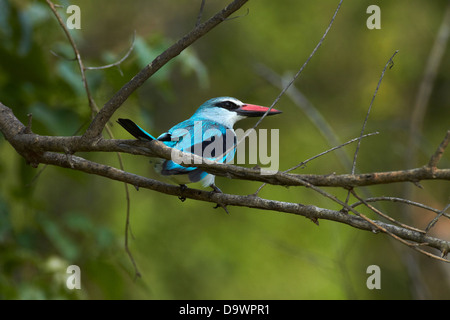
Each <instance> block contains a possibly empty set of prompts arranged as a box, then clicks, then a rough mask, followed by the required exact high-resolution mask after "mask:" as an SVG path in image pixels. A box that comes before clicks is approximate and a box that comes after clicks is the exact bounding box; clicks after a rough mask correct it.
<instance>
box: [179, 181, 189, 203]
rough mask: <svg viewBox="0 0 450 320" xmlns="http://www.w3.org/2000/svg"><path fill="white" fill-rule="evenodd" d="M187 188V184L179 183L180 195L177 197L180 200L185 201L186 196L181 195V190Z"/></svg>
mask: <svg viewBox="0 0 450 320" xmlns="http://www.w3.org/2000/svg"><path fill="white" fill-rule="evenodd" d="M186 189H187V186H186V185H185V184H180V191H181V194H182V195H181V196H179V197H178V199H180V200H181V202H184V201H186V197H185V196H183V192H184V191H185V190H186Z"/></svg>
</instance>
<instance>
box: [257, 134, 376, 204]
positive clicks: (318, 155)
mask: <svg viewBox="0 0 450 320" xmlns="http://www.w3.org/2000/svg"><path fill="white" fill-rule="evenodd" d="M376 134H378V132H373V133H368V134H366V135H364V136H363V138H366V137H370V136H373V135H376ZM358 139H360V137H358V138H354V139H352V140H349V141H347V142H344V143H342V144H340V145H338V146H336V147H333V148H331V149H328V150H326V151H323V152H321V153H319V154H317V155H315V156H313V157H311V158H309V159H307V160H304V161H302V162H300V163H299V164H297V165H295V166H293V167H291V168H289V169H287V170H285V171H282V173H288V172H290V171H293V170H295V169H297V168H299V167H303V166H304V165H306V164H307V163H308V162H310V161H312V160H314V159H316V158H318V157H321V156H323V155H325V154H327V153H330V152H332V151H334V150H337V149H340V148H342V147H344V146H346V145H348V144H350V143H353V142H355V141H357V140H358ZM266 185H267V183H263V184H262V185H261V186H260V187H259V188H258V190H256V192H255V193H254V195H257V194H258V193H259V192H260V191H261V189H262V188H264V187H265V186H266Z"/></svg>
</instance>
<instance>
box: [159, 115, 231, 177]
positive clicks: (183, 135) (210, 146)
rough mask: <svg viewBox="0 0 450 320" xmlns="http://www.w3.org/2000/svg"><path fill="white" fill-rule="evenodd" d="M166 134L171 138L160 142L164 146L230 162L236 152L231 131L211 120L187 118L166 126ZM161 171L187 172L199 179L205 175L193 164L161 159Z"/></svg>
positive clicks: (168, 172) (167, 172)
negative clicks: (188, 164) (187, 164)
mask: <svg viewBox="0 0 450 320" xmlns="http://www.w3.org/2000/svg"><path fill="white" fill-rule="evenodd" d="M168 134H170V136H171V141H167V142H166V141H165V142H164V143H165V144H166V145H167V146H170V147H172V148H175V149H178V150H181V151H183V152H187V153H193V154H196V155H198V156H201V157H204V158H207V159H210V160H214V161H217V162H221V163H224V162H230V161H231V160H232V159H233V158H234V155H235V153H236V134H235V133H234V131H233V130H231V129H228V128H226V127H225V126H223V125H220V124H218V123H216V122H213V121H195V120H192V119H188V120H185V121H183V122H181V123H179V124H178V125H176V126H175V127H173V128H172V129H170V130H169V131H168ZM160 137H161V136H160ZM158 139H159V137H158ZM177 162H178V161H177ZM161 173H162V174H163V175H173V174H189V178H190V180H191V181H199V180H201V179H203V178H204V177H205V176H206V175H207V173H206V172H204V171H202V170H200V169H198V168H196V167H184V166H183V165H182V163H181V162H180V163H176V162H174V161H172V160H166V161H165V162H164V163H163V166H162V170H161Z"/></svg>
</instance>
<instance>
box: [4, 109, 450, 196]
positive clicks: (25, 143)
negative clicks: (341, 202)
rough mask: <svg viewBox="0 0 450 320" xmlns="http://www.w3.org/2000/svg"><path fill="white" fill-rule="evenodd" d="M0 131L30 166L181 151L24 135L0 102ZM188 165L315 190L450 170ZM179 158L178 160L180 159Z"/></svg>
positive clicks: (436, 175) (194, 160)
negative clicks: (324, 171)
mask: <svg viewBox="0 0 450 320" xmlns="http://www.w3.org/2000/svg"><path fill="white" fill-rule="evenodd" d="M0 131H2V132H3V134H4V135H5V137H6V139H7V140H8V141H9V142H10V143H11V145H12V146H13V147H14V148H15V149H16V150H17V152H18V153H19V154H21V155H22V156H23V157H24V158H25V159H27V161H29V162H30V163H38V160H37V159H34V157H35V155H36V154H38V153H42V152H46V151H53V152H63V153H75V152H124V153H130V154H135V155H144V156H157V157H160V158H165V159H171V157H172V152H176V153H177V154H181V151H178V150H174V149H171V148H169V147H167V146H166V145H164V144H163V143H161V142H159V141H152V142H144V141H137V140H118V139H108V140H105V139H101V140H99V141H97V142H96V143H92V142H90V141H87V140H85V139H83V138H82V137H81V136H72V137H49V136H40V135H37V134H34V133H27V129H26V127H25V126H24V125H23V124H22V123H21V122H20V121H19V120H18V119H17V118H16V117H15V116H14V114H13V112H12V111H11V109H9V108H7V107H5V106H4V105H2V104H1V103H0ZM184 155H186V158H187V159H189V163H191V166H197V167H201V168H203V169H204V170H205V171H207V172H210V173H212V174H215V175H218V176H224V177H229V178H235V179H243V180H252V181H260V182H265V183H269V184H272V185H284V186H304V185H305V183H309V184H312V185H314V186H318V187H343V188H352V187H358V186H369V185H375V184H387V183H395V182H414V183H415V182H419V181H421V180H431V179H440V180H450V169H437V168H436V169H435V168H430V167H429V166H423V167H421V168H415V169H409V170H398V171H387V172H373V173H364V174H340V175H339V174H328V175H314V174H290V173H283V172H277V173H275V174H272V175H261V171H260V169H252V168H245V167H241V166H234V165H228V164H223V163H217V162H212V163H200V162H201V161H202V158H201V157H198V156H196V155H193V154H184ZM180 158H181V157H180Z"/></svg>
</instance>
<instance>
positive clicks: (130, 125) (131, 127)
mask: <svg viewBox="0 0 450 320" xmlns="http://www.w3.org/2000/svg"><path fill="white" fill-rule="evenodd" d="M117 123H118V124H120V125H121V126H122V127H123V128H124V129H125V130H127V131H128V132H129V133H131V135H132V136H133V137H135V138H136V139H140V140H156V139H155V137H153V136H152V135H151V134H150V133H148V132H147V131H145V130H144V129H142V128H141V127H139V126H138V125H137V124H136V123H134V122H133V121H131V120H130V119H118V120H117Z"/></svg>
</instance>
